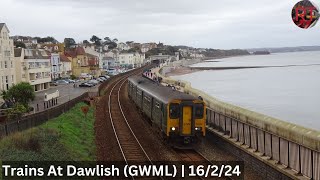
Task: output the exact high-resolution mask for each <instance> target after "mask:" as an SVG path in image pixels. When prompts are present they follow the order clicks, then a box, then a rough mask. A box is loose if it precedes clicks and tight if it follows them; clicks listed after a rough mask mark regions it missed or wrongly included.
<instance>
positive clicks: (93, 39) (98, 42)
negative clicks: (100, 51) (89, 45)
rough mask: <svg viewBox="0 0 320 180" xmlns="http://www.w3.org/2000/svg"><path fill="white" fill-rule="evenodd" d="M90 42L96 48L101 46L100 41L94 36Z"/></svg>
mask: <svg viewBox="0 0 320 180" xmlns="http://www.w3.org/2000/svg"><path fill="white" fill-rule="evenodd" d="M90 41H91V42H93V43H94V44H95V45H96V46H101V39H100V38H99V37H98V36H96V35H93V36H92V37H91V39H90Z"/></svg>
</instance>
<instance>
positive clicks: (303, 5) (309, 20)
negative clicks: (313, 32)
mask: <svg viewBox="0 0 320 180" xmlns="http://www.w3.org/2000/svg"><path fill="white" fill-rule="evenodd" d="M291 16H292V20H293V22H294V24H296V25H297V26H298V27H300V28H303V29H308V28H310V27H313V26H314V25H315V24H316V23H317V22H318V19H319V10H318V7H317V6H316V5H315V4H314V3H312V2H311V1H309V0H303V1H300V2H298V3H297V4H296V5H294V7H293V8H292V12H291Z"/></svg>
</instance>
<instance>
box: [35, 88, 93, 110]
mask: <svg viewBox="0 0 320 180" xmlns="http://www.w3.org/2000/svg"><path fill="white" fill-rule="evenodd" d="M76 85H77V87H76V88H74V87H73V84H67V85H58V86H52V87H50V89H48V90H45V91H41V92H36V97H35V100H34V101H32V102H31V103H30V105H31V106H32V107H34V109H35V112H39V111H43V110H45V109H44V95H45V93H47V94H51V93H54V92H56V91H57V90H59V94H60V96H59V97H58V104H62V103H65V102H68V101H69V100H72V99H74V98H76V97H79V96H80V95H82V94H83V93H85V92H97V91H98V87H99V85H97V86H95V87H92V88H83V87H78V85H79V83H77V84H76ZM37 104H38V107H39V110H38V109H37Z"/></svg>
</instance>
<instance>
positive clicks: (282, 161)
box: [207, 108, 320, 180]
mask: <svg viewBox="0 0 320 180" xmlns="http://www.w3.org/2000/svg"><path fill="white" fill-rule="evenodd" d="M207 126H208V128H212V129H215V130H218V131H219V132H221V133H223V134H224V135H225V136H226V137H227V138H229V139H233V140H235V141H236V142H239V143H240V144H241V145H244V146H247V148H251V149H254V150H255V152H257V153H260V155H261V156H265V157H268V159H270V160H274V161H275V162H276V163H277V164H279V165H284V166H285V167H287V169H291V170H293V171H295V172H296V175H297V176H299V175H300V176H306V177H309V178H310V179H315V180H320V152H319V151H316V150H312V149H310V148H307V147H304V146H303V145H300V144H297V143H295V142H292V141H290V140H287V139H285V138H282V137H280V136H277V135H274V134H272V133H270V132H267V131H265V130H262V129H260V128H258V127H255V126H253V125H250V124H247V123H245V122H242V121H240V120H238V119H236V118H234V117H230V116H227V115H224V114H221V113H218V112H216V111H214V110H213V109H211V108H207Z"/></svg>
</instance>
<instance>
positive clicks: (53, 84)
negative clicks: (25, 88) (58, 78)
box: [50, 81, 58, 86]
mask: <svg viewBox="0 0 320 180" xmlns="http://www.w3.org/2000/svg"><path fill="white" fill-rule="evenodd" d="M50 86H58V84H57V82H55V81H51V82H50Z"/></svg>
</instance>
